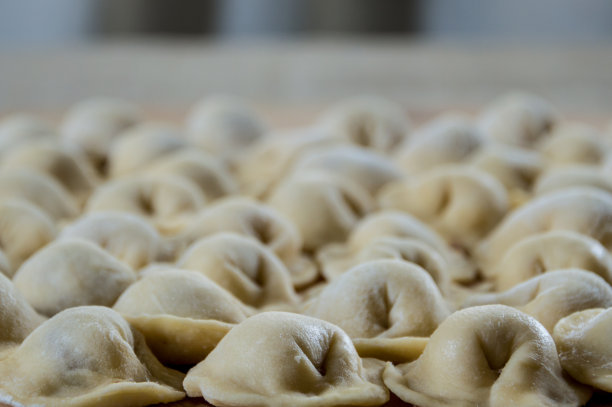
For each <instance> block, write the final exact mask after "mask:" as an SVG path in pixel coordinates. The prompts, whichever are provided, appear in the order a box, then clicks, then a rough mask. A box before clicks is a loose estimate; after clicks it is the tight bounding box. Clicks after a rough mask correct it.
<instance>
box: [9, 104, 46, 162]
mask: <svg viewBox="0 0 612 407" xmlns="http://www.w3.org/2000/svg"><path fill="white" fill-rule="evenodd" d="M56 138H57V134H56V130H55V129H54V128H53V126H52V125H51V124H50V123H47V122H46V121H45V120H43V119H41V118H39V117H36V116H32V115H29V114H13V115H10V116H6V117H4V118H2V121H0V158H2V159H4V158H5V157H6V155H7V154H8V153H9V152H10V151H11V150H12V149H13V148H15V147H17V146H20V145H21V144H25V143H30V142H32V141H41V140H54V139H56Z"/></svg>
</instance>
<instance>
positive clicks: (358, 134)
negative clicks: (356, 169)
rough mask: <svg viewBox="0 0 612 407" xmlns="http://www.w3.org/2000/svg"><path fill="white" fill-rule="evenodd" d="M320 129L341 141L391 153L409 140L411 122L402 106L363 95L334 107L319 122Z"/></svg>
mask: <svg viewBox="0 0 612 407" xmlns="http://www.w3.org/2000/svg"><path fill="white" fill-rule="evenodd" d="M319 126H321V128H323V129H325V130H326V131H329V132H330V133H331V134H332V135H333V136H334V137H338V138H339V139H341V140H346V141H349V142H351V143H353V144H357V145H360V146H362V147H368V148H371V149H374V150H378V151H380V152H383V153H388V152H390V151H393V149H394V148H396V147H397V146H399V145H400V144H401V143H402V142H403V141H404V139H405V138H406V137H407V135H408V132H409V130H410V121H409V119H408V117H407V115H406V114H405V113H404V111H403V110H402V108H401V106H399V105H397V104H395V103H393V102H391V101H388V100H385V99H381V98H377V97H374V96H362V97H357V98H353V99H348V100H345V101H342V102H340V103H338V104H337V105H335V106H333V107H331V108H330V109H329V110H328V111H327V112H325V113H324V114H323V116H322V117H321V118H320V119H319Z"/></svg>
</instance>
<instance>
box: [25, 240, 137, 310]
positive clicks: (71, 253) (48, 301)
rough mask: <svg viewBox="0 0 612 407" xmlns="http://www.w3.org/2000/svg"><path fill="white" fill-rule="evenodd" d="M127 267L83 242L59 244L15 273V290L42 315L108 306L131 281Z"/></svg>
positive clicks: (50, 245)
mask: <svg viewBox="0 0 612 407" xmlns="http://www.w3.org/2000/svg"><path fill="white" fill-rule="evenodd" d="M135 280H136V275H135V273H134V272H133V271H132V269H130V268H129V267H128V266H127V265H125V264H124V263H122V262H120V261H119V260H117V259H115V258H114V257H113V256H111V255H110V254H108V253H107V252H105V251H104V250H102V249H101V248H100V247H98V246H96V245H94V244H93V243H90V242H88V241H86V240H80V239H74V240H60V241H57V242H54V243H51V244H49V245H47V246H45V247H44V248H43V249H41V250H39V251H38V252H36V253H35V254H34V255H33V256H32V257H30V258H29V259H28V260H27V261H26V262H25V263H23V265H22V266H21V267H20V268H19V270H17V273H15V276H14V277H13V282H14V284H15V287H16V288H17V289H18V290H19V291H20V292H21V294H22V295H23V296H24V297H25V299H26V300H27V301H28V302H29V303H30V304H31V305H32V306H33V307H34V309H36V311H38V312H40V313H41V314H44V315H49V316H50V315H54V314H56V313H58V312H60V311H61V310H63V309H66V308H70V307H76V306H78V305H105V306H111V305H113V304H114V303H115V301H116V300H117V297H119V295H120V294H121V293H122V292H123V291H124V290H125V289H126V288H127V287H128V286H129V285H130V284H132V283H133V282H134V281H135Z"/></svg>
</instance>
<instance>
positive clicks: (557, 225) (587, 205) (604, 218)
mask: <svg viewBox="0 0 612 407" xmlns="http://www.w3.org/2000/svg"><path fill="white" fill-rule="evenodd" d="M551 230H569V231H573V232H577V233H582V234H584V235H587V236H590V237H592V238H594V239H595V240H598V241H599V242H600V243H601V244H602V245H603V246H604V247H606V248H607V249H610V248H612V195H611V194H609V193H607V192H604V191H601V190H598V189H595V188H593V187H580V188H578V187H576V188H570V189H564V190H560V191H557V192H552V193H550V194H545V195H542V196H541V197H538V198H536V199H533V200H532V201H529V203H527V204H525V205H523V206H522V207H520V208H518V209H516V210H514V211H513V212H510V213H509V214H508V215H507V216H506V217H505V218H504V219H503V220H502V222H501V223H499V225H497V227H496V228H495V229H494V230H493V231H492V232H491V233H490V234H489V235H488V236H487V238H486V239H485V240H483V241H482V242H481V243H480V245H479V247H478V249H477V251H476V257H477V259H478V262H479V263H480V265H481V266H482V268H483V269H485V270H486V269H490V268H491V267H492V266H493V265H494V264H495V263H496V262H497V261H499V259H501V257H502V256H503V255H504V254H505V253H506V251H507V250H508V249H510V247H511V246H512V245H514V244H515V243H517V242H518V241H519V240H522V239H524V238H526V237H529V236H531V235H534V234H537V233H542V232H548V231H551Z"/></svg>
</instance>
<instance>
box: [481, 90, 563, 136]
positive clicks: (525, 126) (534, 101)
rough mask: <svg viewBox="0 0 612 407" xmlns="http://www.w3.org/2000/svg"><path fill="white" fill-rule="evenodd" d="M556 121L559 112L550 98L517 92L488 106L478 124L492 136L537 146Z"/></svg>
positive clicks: (486, 134)
mask: <svg viewBox="0 0 612 407" xmlns="http://www.w3.org/2000/svg"><path fill="white" fill-rule="evenodd" d="M557 121H558V117H557V113H556V112H555V111H554V110H553V107H552V106H551V105H550V104H549V103H548V102H547V101H545V100H543V99H540V98H539V97H537V96H534V95H530V94H526V93H518V92H516V93H511V94H508V95H506V96H503V97H501V98H500V99H498V100H497V101H495V102H494V103H493V104H492V105H491V106H489V107H488V108H487V109H485V110H484V112H483V113H482V114H481V115H480V118H479V123H478V125H479V128H480V129H481V130H482V132H483V133H484V135H485V136H486V137H489V138H491V139H492V140H495V141H499V142H502V143H504V144H510V145H514V146H519V147H534V146H536V145H537V144H538V143H540V142H541V141H542V140H544V139H545V138H546V137H547V136H549V135H550V132H551V130H552V129H553V127H554V126H555V125H556V124H557Z"/></svg>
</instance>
